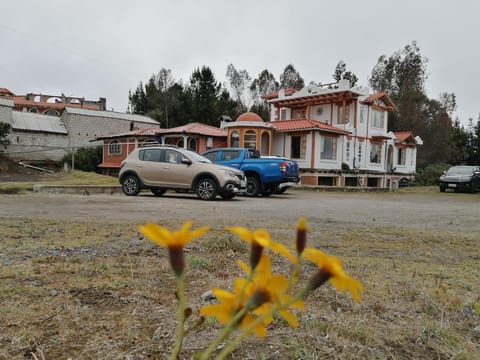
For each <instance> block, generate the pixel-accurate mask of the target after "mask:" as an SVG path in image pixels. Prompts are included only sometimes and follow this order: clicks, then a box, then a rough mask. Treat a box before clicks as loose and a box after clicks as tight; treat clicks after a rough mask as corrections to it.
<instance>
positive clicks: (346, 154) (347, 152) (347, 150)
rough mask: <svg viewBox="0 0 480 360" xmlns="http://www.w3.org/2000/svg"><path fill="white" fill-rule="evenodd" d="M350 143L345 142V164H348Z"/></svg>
mask: <svg viewBox="0 0 480 360" xmlns="http://www.w3.org/2000/svg"><path fill="white" fill-rule="evenodd" d="M351 143H352V142H351V141H350V140H347V148H346V150H345V160H346V161H347V162H350V148H351Z"/></svg>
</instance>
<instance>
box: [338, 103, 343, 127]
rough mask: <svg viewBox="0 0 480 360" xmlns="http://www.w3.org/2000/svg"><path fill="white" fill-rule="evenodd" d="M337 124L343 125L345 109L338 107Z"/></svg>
mask: <svg viewBox="0 0 480 360" xmlns="http://www.w3.org/2000/svg"><path fill="white" fill-rule="evenodd" d="M337 124H343V107H342V106H337Z"/></svg>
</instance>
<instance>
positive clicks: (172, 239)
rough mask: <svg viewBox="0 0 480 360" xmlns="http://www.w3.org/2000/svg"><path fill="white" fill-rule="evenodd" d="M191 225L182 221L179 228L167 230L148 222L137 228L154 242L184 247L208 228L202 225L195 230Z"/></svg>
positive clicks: (167, 245) (189, 222)
mask: <svg viewBox="0 0 480 360" xmlns="http://www.w3.org/2000/svg"><path fill="white" fill-rule="evenodd" d="M191 226H192V222H191V221H187V222H185V223H183V225H182V227H181V228H180V230H177V231H169V230H168V229H167V228H165V227H163V226H160V225H157V224H154V223H148V224H145V225H141V226H140V227H139V230H140V232H141V233H142V234H143V235H144V236H145V237H146V238H147V239H148V240H150V241H152V242H154V243H155V244H157V245H162V246H166V247H169V248H171V247H184V246H185V245H186V244H188V243H189V242H190V241H192V240H193V239H195V238H197V237H199V236H201V235H203V234H204V233H205V232H206V231H207V230H208V226H203V227H201V228H198V229H196V230H190V228H191Z"/></svg>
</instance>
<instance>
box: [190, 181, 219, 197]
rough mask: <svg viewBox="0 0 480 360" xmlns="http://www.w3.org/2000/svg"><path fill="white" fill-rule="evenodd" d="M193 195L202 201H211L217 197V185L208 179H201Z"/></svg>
mask: <svg viewBox="0 0 480 360" xmlns="http://www.w3.org/2000/svg"><path fill="white" fill-rule="evenodd" d="M195 193H196V194H197V196H198V197H199V198H200V199H202V200H213V199H215V198H216V197H217V194H218V188H217V183H216V182H215V181H214V180H212V179H210V178H203V179H200V180H199V181H198V182H197V186H196V187H195Z"/></svg>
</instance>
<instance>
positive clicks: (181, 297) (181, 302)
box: [168, 273, 185, 360]
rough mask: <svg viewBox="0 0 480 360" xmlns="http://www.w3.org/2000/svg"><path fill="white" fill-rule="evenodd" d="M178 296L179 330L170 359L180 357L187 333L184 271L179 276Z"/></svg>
mask: <svg viewBox="0 0 480 360" xmlns="http://www.w3.org/2000/svg"><path fill="white" fill-rule="evenodd" d="M176 279H177V296H178V306H177V322H178V323H177V332H176V335H175V343H174V345H173V349H172V352H171V354H170V356H169V358H168V359H169V360H176V359H178V355H179V354H180V350H181V348H182V343H183V337H184V335H185V328H184V324H185V277H184V274H183V273H182V274H181V275H179V276H177V278H176Z"/></svg>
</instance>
